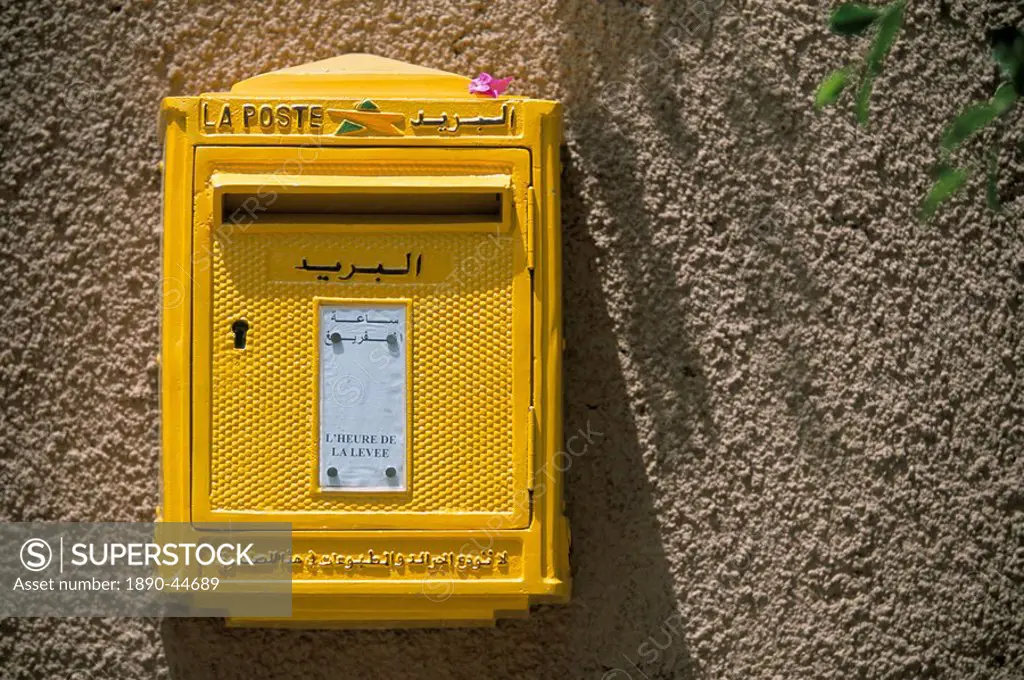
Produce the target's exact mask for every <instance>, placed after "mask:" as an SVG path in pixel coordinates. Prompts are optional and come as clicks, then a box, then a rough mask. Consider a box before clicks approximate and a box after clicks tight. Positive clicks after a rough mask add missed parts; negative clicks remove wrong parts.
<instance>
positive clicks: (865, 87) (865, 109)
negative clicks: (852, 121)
mask: <svg viewBox="0 0 1024 680" xmlns="http://www.w3.org/2000/svg"><path fill="white" fill-rule="evenodd" d="M874 80H875V76H874V75H873V74H871V73H870V72H868V71H865V72H864V76H863V77H862V78H861V81H860V88H859V89H858V90H857V105H856V107H855V108H856V111H857V121H858V122H859V123H860V124H861V127H867V126H868V113H869V109H870V105H871V89H872V88H873V87H874Z"/></svg>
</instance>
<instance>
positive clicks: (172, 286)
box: [157, 93, 572, 627]
mask: <svg viewBox="0 0 1024 680" xmlns="http://www.w3.org/2000/svg"><path fill="white" fill-rule="evenodd" d="M296 99H299V100H302V99H305V100H306V101H309V100H310V99H313V100H317V101H320V102H323V104H324V106H327V105H328V104H332V103H335V102H338V101H342V103H343V105H345V106H349V107H351V106H353V105H354V103H355V102H357V101H358V98H357V97H355V96H352V95H348V96H339V95H315V94H313V95H310V96H305V95H303V96H276V97H275V96H263V95H245V94H232V93H213V94H203V95H199V96H177V97H168V98H165V99H164V100H163V102H162V105H161V111H160V117H161V120H160V124H159V129H160V134H161V141H163V160H162V163H161V165H162V169H163V173H162V178H161V179H162V187H161V194H162V207H161V214H162V223H163V225H164V227H163V238H162V241H161V259H162V262H163V267H162V269H163V277H162V280H161V301H162V306H163V313H162V315H161V340H160V345H161V354H160V362H159V363H160V373H161V381H160V410H161V421H160V435H159V436H160V442H161V462H160V467H161V474H160V478H159V498H160V500H159V507H158V508H157V517H158V520H161V521H169V522H188V521H192V517H191V508H192V485H191V474H192V466H193V463H192V456H191V430H192V418H191V415H192V411H191V409H192V407H191V382H192V377H191V376H192V368H191V366H192V355H191V337H192V315H191V300H192V278H191V271H190V269H189V268H188V265H189V263H190V262H191V261H192V259H193V257H194V244H193V242H192V236H193V234H192V228H191V225H192V217H193V191H192V183H193V181H194V172H195V152H196V150H197V149H198V148H201V147H204V146H238V147H246V146H268V145H270V146H273V145H281V146H284V145H317V146H321V145H326V146H332V147H358V146H365V145H366V142H367V141H372V142H373V144H374V146H380V147H386V146H394V147H400V148H422V147H429V146H438V145H440V144H442V143H443V145H444V146H445V147H448V148H462V147H466V148H479V147H481V146H488V147H493V148H521V149H524V150H526V151H528V152H529V153H530V155H531V165H532V172H533V176H532V177H531V192H530V193H531V204H530V206H529V207H530V209H531V210H533V211H535V214H536V215H537V224H538V225H540V224H543V228H542V229H540V230H539V231H538V233H537V235H536V238H535V239H534V242H533V243H532V244H531V250H535V254H536V263H537V267H536V270H535V274H536V277H535V287H534V296H535V305H534V337H533V343H534V345H533V351H534V362H535V370H534V377H535V384H534V388H533V389H534V396H535V399H536V403H537V404H538V410H537V411H536V413H531V429H533V431H534V432H535V451H534V457H533V458H532V459H531V461H530V462H531V466H532V467H531V472H530V478H531V480H530V485H531V488H532V487H534V486H536V485H537V484H538V482H539V483H541V484H544V488H545V490H544V492H543V493H539V494H538V495H537V496H536V499H535V500H536V504H535V507H534V513H533V515H532V516H531V520H530V524H529V527H528V528H526V529H511V530H510V529H498V530H495V531H480V530H472V529H471V530H464V529H442V530H437V529H425V530H409V531H401V532H391V531H377V530H374V531H367V530H364V529H321V530H315V531H304V532H298V533H296V534H295V535H294V547H295V550H296V551H301V550H305V549H307V548H313V547H317V546H323V547H327V546H331V547H334V548H340V547H343V546H346V545H358V544H359V542H361V541H366V540H377V539H381V538H385V537H388V536H391V535H397V536H399V537H405V538H408V539H409V540H417V541H418V540H422V541H429V540H459V541H463V540H477V539H482V540H499V541H500V540H506V539H507V540H513V541H517V542H519V544H520V545H521V551H520V553H519V554H520V555H521V559H522V563H523V564H522V568H521V572H520V575H519V576H518V577H517V578H513V579H481V580H474V581H458V582H454V583H453V586H452V592H451V598H450V599H449V600H448V603H450V604H451V605H452V606H451V607H450V608H443V609H438V610H437V611H436V613H433V612H432V613H431V614H429V615H428V616H427V619H428V620H429V622H430V623H431V625H437V624H438V623H439V620H438V617H441V618H442V619H444V618H447V617H454V618H455V619H456V620H463V621H468V622H469V623H471V624H472V623H482V624H487V623H490V624H492V625H493V619H494V617H495V616H496V615H498V614H500V612H513V611H516V610H522V609H525V608H526V607H527V606H528V605H529V604H536V603H564V602H567V601H568V599H569V595H570V591H571V584H572V576H571V573H570V569H569V543H570V539H569V522H568V517H567V516H566V514H565V501H564V497H563V487H564V471H563V468H562V467H560V466H556V465H555V460H556V456H557V452H558V451H559V447H561V446H563V445H564V440H563V421H562V418H563V410H564V409H563V403H562V399H563V392H562V361H561V354H562V352H563V350H564V340H563V332H562V304H563V303H562V297H561V293H562V282H561V264H562V242H561V240H562V232H561V227H560V215H559V212H560V211H559V203H560V200H561V192H560V175H561V169H560V168H561V161H560V158H559V156H560V149H561V143H562V107H561V105H560V104H559V103H558V102H554V101H548V100H524V99H518V98H502V99H500V100H499V101H504V102H505V103H507V104H508V105H509V106H510V107H512V108H513V109H514V111H515V124H514V125H510V128H509V130H508V131H507V133H506V134H503V135H486V136H483V137H482V136H478V135H475V134H473V133H472V131H471V130H470V131H469V132H467V133H465V134H459V135H453V136H442V135H438V134H437V133H432V134H429V135H408V136H406V137H390V138H374V139H372V140H371V139H368V138H365V137H326V136H324V135H322V134H315V135H314V134H279V133H267V134H261V135H256V134H241V133H237V132H233V131H228V132H227V133H225V132H224V131H223V130H220V129H208V128H204V126H203V125H202V123H201V120H202V119H201V115H202V114H201V111H202V109H203V107H205V106H207V105H208V104H209V105H210V106H211V107H213V106H217V105H219V104H225V105H230V106H231V107H232V109H233V110H234V111H235V114H236V116H237V115H238V113H239V112H240V111H241V107H242V105H243V103H252V104H254V105H257V106H264V105H266V106H271V107H273V106H276V105H278V104H288V103H292V102H294V101H295V100H296ZM376 101H377V102H378V103H380V104H381V105H382V106H384V107H385V108H400V109H401V110H404V111H407V112H409V114H410V115H413V114H414V113H415V111H416V110H417V109H418V108H421V107H424V104H425V102H424V100H422V99H417V100H402V99H393V100H389V99H388V98H387V97H381V98H378V99H376ZM492 102H493V100H482V99H479V98H477V99H468V100H457V101H449V100H442V99H438V100H436V101H434V102H428V103H426V106H427V108H428V110H429V111H435V110H440V108H441V107H443V106H447V107H454V108H456V109H460V110H462V111H464V112H466V113H468V114H469V115H492V114H491V109H492V108H493V103H492ZM449 110H450V109H449ZM533 186H537V187H539V188H541V189H543V191H540V190H538V191H537V192H536V196H534V195H533V194H534V192H533V191H532V187H533ZM542 475H543V476H545V477H546V480H543V481H542V480H541V476H542ZM422 583H423V582H422V581H409V580H397V581H396V580H390V579H372V580H359V581H354V580H349V579H345V578H339V579H335V580H316V581H314V580H309V579H306V578H303V577H301V576H296V577H294V580H293V587H294V591H293V592H294V593H295V594H296V597H297V599H296V602H297V603H299V604H297V606H298V607H299V609H297V610H296V614H295V615H296V616H297V617H299V619H300V620H299V621H297V622H281V621H276V622H275V621H268V620H263V619H261V620H239V621H229V623H231V624H233V625H293V623H298V625H316V626H323V625H331V626H333V625H340V626H342V627H344V626H348V625H357V626H358V625H360V624H359V623H357V622H358V621H361V620H366V619H367V616H366V614H365V613H361V614H360V615H359V616H358V617H356V618H353V617H352V616H350V615H347V614H344V612H341V611H340V610H339V612H331V611H323V612H311V611H306V610H305V608H304V607H303V606H302V605H301V602H302V598H303V597H306V598H309V597H316V598H317V600H318V601H325V600H323V598H333V599H334V600H336V601H337V602H339V603H341V602H345V601H348V599H349V598H356V599H358V598H360V597H363V598H366V597H372V598H375V600H374V602H376V603H378V605H380V606H383V604H384V603H385V602H388V603H390V606H389V607H388V611H387V612H386V613H385V614H382V615H380V616H376V617H374V618H376V619H379V620H383V621H384V622H388V623H400V624H401V625H423V624H422V623H420V624H417V623H416V620H420V619H422V618H423V614H422V613H419V614H415V615H413V613H412V611H411V610H406V609H405V608H404V605H402V609H401V611H394V609H393V608H394V607H395V606H396V605H397V603H399V602H412V601H413V600H414V599H416V598H422V591H421V588H422ZM474 598H477V599H480V598H483V599H482V600H481V602H482V605H481V609H480V614H481V615H480V616H470V612H469V611H468V610H467V609H466V607H468V604H467V605H463V604H462V602H464V601H465V602H468V601H469V600H473V599H474ZM375 606H377V605H375ZM499 610H500V611H499ZM417 611H418V610H417ZM476 619H479V620H476ZM345 621H348V623H345ZM353 622H356V623H353ZM378 625H379V624H378Z"/></svg>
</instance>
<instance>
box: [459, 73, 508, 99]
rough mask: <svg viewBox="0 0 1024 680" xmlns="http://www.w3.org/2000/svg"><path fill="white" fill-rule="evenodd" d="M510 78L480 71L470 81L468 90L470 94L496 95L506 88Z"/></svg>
mask: <svg viewBox="0 0 1024 680" xmlns="http://www.w3.org/2000/svg"><path fill="white" fill-rule="evenodd" d="M510 82H512V79H511V78H495V77H494V76H492V75H491V74H490V73H481V74H480V75H478V76H477V77H476V78H474V79H473V80H471V81H470V83H469V91H470V93H472V94H482V95H485V96H488V97H497V96H498V95H499V94H501V93H502V92H504V91H505V90H507V89H508V84H509V83H510Z"/></svg>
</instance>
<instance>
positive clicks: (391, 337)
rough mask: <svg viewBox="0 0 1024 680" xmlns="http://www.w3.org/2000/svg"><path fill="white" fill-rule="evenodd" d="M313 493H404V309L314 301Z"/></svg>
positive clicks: (405, 341) (406, 447) (406, 436)
mask: <svg viewBox="0 0 1024 680" xmlns="http://www.w3.org/2000/svg"><path fill="white" fill-rule="evenodd" d="M318 309H319V314H320V338H319V340H318V341H319V342H320V343H321V346H320V352H319V354H320V376H319V380H320V404H319V409H320V416H319V423H320V427H319V430H320V432H319V439H318V441H319V458H320V471H319V473H320V489H321V490H322V491H324V492H330V491H347V492H352V491H405V489H406V474H407V464H406V463H407V453H408V433H407V432H406V424H407V420H408V418H407V413H406V408H407V404H408V376H407V375H406V368H407V352H408V345H407V335H406V322H407V318H406V314H407V308H406V306H405V305H404V304H361V303H351V304H349V303H344V304H340V303H339V304H335V303H324V304H320V305H319V307H318Z"/></svg>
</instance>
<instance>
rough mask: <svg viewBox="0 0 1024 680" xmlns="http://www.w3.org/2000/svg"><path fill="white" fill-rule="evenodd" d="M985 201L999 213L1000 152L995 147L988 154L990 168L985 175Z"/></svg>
mask: <svg viewBox="0 0 1024 680" xmlns="http://www.w3.org/2000/svg"><path fill="white" fill-rule="evenodd" d="M985 200H986V201H987V202H988V207H989V208H990V209H991V210H994V211H996V212H999V211H1000V210H1002V205H1001V204H1000V203H999V151H998V150H997V149H996V148H995V147H993V148H991V149H989V152H988V168H987V171H986V173H985Z"/></svg>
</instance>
